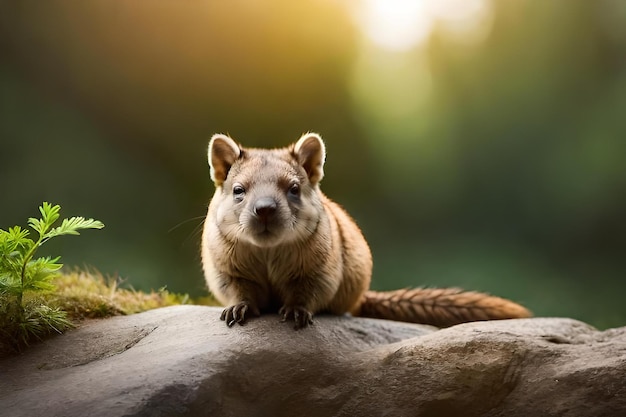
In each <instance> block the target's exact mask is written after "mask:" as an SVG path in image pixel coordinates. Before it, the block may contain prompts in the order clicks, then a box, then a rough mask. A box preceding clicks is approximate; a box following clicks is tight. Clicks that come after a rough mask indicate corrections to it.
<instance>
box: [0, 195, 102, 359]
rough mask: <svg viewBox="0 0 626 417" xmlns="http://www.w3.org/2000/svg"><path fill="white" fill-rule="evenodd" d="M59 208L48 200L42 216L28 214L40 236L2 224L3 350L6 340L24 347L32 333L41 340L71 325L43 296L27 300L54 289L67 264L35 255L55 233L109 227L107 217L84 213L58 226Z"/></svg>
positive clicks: (0, 324) (0, 318)
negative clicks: (3, 228) (102, 220)
mask: <svg viewBox="0 0 626 417" xmlns="http://www.w3.org/2000/svg"><path fill="white" fill-rule="evenodd" d="M60 210H61V207H60V206H58V205H51V204H50V203H47V202H44V203H43V204H42V205H41V207H39V211H40V212H41V218H39V219H37V218H33V217H31V218H29V219H28V225H29V226H30V227H31V228H32V229H33V230H34V231H35V232H36V233H37V234H38V237H37V238H36V239H31V238H30V234H31V233H30V231H29V230H27V229H22V228H21V227H19V226H14V227H11V228H9V230H8V231H7V230H2V229H0V351H1V350H2V348H3V346H2V344H5V345H6V344H8V345H10V347H12V348H13V349H19V347H20V346H23V345H25V344H27V343H28V341H29V340H32V339H33V338H34V339H41V338H42V337H44V336H46V335H48V334H50V333H53V332H58V333H60V332H62V331H63V330H65V329H67V328H68V327H70V326H71V323H70V322H69V321H68V320H67V317H66V315H65V312H63V311H61V310H59V309H56V308H51V307H49V306H47V305H45V304H43V301H41V300H39V301H37V300H36V299H35V301H33V300H31V301H29V302H28V303H25V302H24V299H25V298H24V296H25V295H28V294H31V293H32V294H37V293H45V292H49V291H53V290H54V284H53V282H52V281H53V279H54V278H55V277H56V276H58V271H59V269H60V268H61V267H62V266H63V265H62V264H61V263H59V259H60V258H59V257H55V258H52V257H41V258H36V259H33V258H34V256H35V253H36V252H37V249H39V248H40V247H41V245H43V244H44V243H45V242H47V241H48V240H49V239H51V238H53V237H56V236H62V235H78V234H80V233H79V231H80V230H84V229H101V228H103V227H104V224H102V222H100V221H98V220H94V219H85V218H84V217H71V218H69V219H64V220H63V221H62V222H61V225H60V226H58V227H53V226H54V224H55V223H56V222H57V220H58V219H59V217H60ZM5 349H6V346H5Z"/></svg>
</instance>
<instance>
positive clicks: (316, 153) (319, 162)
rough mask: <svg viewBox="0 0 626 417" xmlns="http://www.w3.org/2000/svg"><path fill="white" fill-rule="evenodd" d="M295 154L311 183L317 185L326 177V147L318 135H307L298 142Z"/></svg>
mask: <svg viewBox="0 0 626 417" xmlns="http://www.w3.org/2000/svg"><path fill="white" fill-rule="evenodd" d="M293 153H294V156H295V157H296V159H297V160H298V162H299V163H300V165H302V167H303V168H304V170H305V171H306V173H307V175H308V176H309V181H311V184H313V185H315V184H317V183H318V182H320V181H321V179H322V178H323V177H324V161H325V160H326V147H325V146H324V142H323V141H322V138H321V137H320V136H319V135H318V134H316V133H306V134H304V135H302V137H301V138H300V139H299V140H298V141H297V142H296V144H295V145H294V147H293Z"/></svg>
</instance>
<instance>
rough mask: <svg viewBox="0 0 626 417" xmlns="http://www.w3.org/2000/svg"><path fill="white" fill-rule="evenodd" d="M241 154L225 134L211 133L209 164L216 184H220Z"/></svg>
mask: <svg viewBox="0 0 626 417" xmlns="http://www.w3.org/2000/svg"><path fill="white" fill-rule="evenodd" d="M240 155H241V148H240V147H239V145H237V143H236V142H235V141H234V140H232V139H231V138H229V137H228V136H226V135H221V134H217V135H213V137H212V138H211V141H210V142H209V166H210V167H211V179H212V180H213V182H214V183H215V185H216V186H218V187H219V186H221V185H222V183H223V182H224V181H225V180H226V176H227V175H228V171H229V170H230V167H231V166H233V164H234V163H235V161H236V160H237V158H239V156H240Z"/></svg>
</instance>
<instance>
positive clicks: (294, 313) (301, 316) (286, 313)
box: [278, 305, 313, 330]
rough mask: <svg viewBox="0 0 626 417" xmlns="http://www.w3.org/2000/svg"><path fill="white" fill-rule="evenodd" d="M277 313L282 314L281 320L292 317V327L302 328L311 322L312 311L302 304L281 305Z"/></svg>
mask: <svg viewBox="0 0 626 417" xmlns="http://www.w3.org/2000/svg"><path fill="white" fill-rule="evenodd" d="M278 314H280V315H281V316H283V318H282V320H281V321H287V320H290V319H291V318H293V321H294V322H295V325H294V327H293V328H294V329H296V330H298V329H302V328H304V327H307V326H308V325H309V324H313V313H311V312H310V311H309V310H307V309H306V308H304V307H302V306H286V305H285V306H282V307H281V309H280V310H278Z"/></svg>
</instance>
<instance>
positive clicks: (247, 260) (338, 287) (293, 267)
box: [202, 133, 530, 328]
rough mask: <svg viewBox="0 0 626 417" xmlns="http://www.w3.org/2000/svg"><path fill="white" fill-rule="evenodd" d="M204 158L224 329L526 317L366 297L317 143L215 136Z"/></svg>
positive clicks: (211, 255)
mask: <svg viewBox="0 0 626 417" xmlns="http://www.w3.org/2000/svg"><path fill="white" fill-rule="evenodd" d="M208 156H209V164H210V167H211V178H212V179H213V181H214V183H215V186H216V190H215V195H214V196H213V199H212V200H211V204H210V205H209V210H208V214H207V218H206V221H205V225H204V233H203V237H202V263H203V268H204V272H205V277H206V281H207V284H208V286H209V289H210V290H211V292H212V293H213V294H214V295H215V297H216V298H217V299H218V301H220V302H221V303H223V304H224V305H226V306H227V307H226V309H225V310H224V312H223V313H222V317H221V318H222V320H225V321H226V322H227V324H228V325H229V326H232V325H233V324H234V323H239V324H243V323H244V322H245V320H246V319H247V318H248V316H249V315H259V314H261V313H262V312H272V311H273V312H275V311H279V313H280V314H281V315H282V316H283V320H287V319H292V318H293V319H294V321H295V327H296V328H301V327H305V326H307V325H308V324H310V323H312V316H313V314H316V313H319V312H328V313H331V314H344V313H346V312H351V313H352V314H355V315H364V316H368V317H378V318H387V319H392V320H402V321H412V322H418V323H430V324H435V325H444V326H448V325H452V324H456V323H460V322H464V321H472V320H484V319H499V318H511V317H528V316H529V315H530V313H529V312H528V311H527V310H526V309H524V308H523V307H521V306H519V305H518V304H515V303H513V302H511V301H508V300H503V299H501V298H498V297H491V296H488V295H486V294H481V293H475V292H461V291H460V290H455V289H449V290H429V289H415V290H400V291H396V292H389V293H376V292H373V291H367V290H368V288H369V284H370V278H371V273H372V256H371V253H370V249H369V247H368V245H367V242H366V240H365V238H364V237H363V235H362V233H361V230H360V229H359V228H358V226H357V225H356V223H355V222H354V220H352V218H350V216H349V215H348V214H347V213H346V212H345V211H344V210H343V209H342V208H341V207H340V206H338V205H337V204H335V203H334V202H332V201H331V200H329V199H328V198H327V197H326V196H325V195H324V194H323V193H322V192H321V190H320V188H319V181H320V180H321V179H322V178H323V176H324V171H323V166H324V159H325V148H324V143H323V142H322V140H321V138H320V137H319V136H318V135H316V134H312V133H310V134H306V135H303V136H302V137H301V138H300V140H298V142H296V143H295V144H292V145H290V146H288V147H286V148H281V149H272V150H268V149H253V148H243V147H241V146H240V145H238V144H237V143H235V142H234V141H233V140H232V139H231V138H229V137H227V136H224V135H214V136H213V138H212V139H211V142H210V143H209V155H208ZM403 291H404V292H403Z"/></svg>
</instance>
